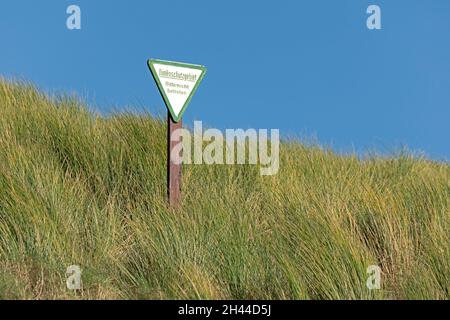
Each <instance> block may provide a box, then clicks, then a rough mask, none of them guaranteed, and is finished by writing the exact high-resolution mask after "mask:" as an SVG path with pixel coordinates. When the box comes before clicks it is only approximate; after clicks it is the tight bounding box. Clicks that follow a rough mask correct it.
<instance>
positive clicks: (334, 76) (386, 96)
mask: <svg viewBox="0 0 450 320" xmlns="http://www.w3.org/2000/svg"><path fill="white" fill-rule="evenodd" d="M71 4H75V5H78V6H80V8H81V23H82V29H81V30H68V29H67V28H66V19H67V17H68V14H66V9H67V7H68V6H69V5H71ZM370 4H376V5H379V6H380V7H381V12H382V30H368V29H367V27H366V19H367V17H368V15H367V14H366V9H367V7H368V6H369V5H370ZM0 35H1V43H2V46H1V50H0V75H2V76H6V77H15V78H20V79H26V80H29V81H32V82H34V83H35V84H37V85H38V86H39V87H40V88H42V89H44V90H46V91H49V92H55V91H56V92H67V91H68V92H76V93H77V94H78V95H80V96H83V97H85V98H86V99H87V101H88V102H89V103H90V104H92V105H93V106H94V107H95V108H96V109H97V110H100V111H102V112H106V111H108V110H111V109H113V108H115V109H117V108H119V109H129V108H131V107H132V108H138V109H146V110H149V111H150V112H152V113H153V114H159V115H164V114H165V107H164V104H163V101H162V99H161V97H160V96H159V93H158V91H157V89H156V86H155V84H154V83H153V80H152V78H151V76H150V73H149V71H148V68H147V65H146V60H147V59H148V58H159V59H165V60H174V61H183V62H189V63H196V64H203V65H205V66H206V67H207V68H208V73H207V75H206V77H205V79H204V80H203V83H202V84H201V86H200V87H199V90H198V91H197V93H196V95H195V96H194V98H193V99H192V102H191V104H190V106H189V107H188V109H187V111H186V113H185V116H184V122H185V123H186V124H188V125H192V122H193V121H194V120H202V121H203V122H204V125H205V126H209V127H217V128H220V129H224V128H250V127H252V128H268V129H269V128H279V129H280V131H281V134H282V136H285V137H287V136H299V137H311V136H315V137H317V139H318V141H319V142H320V143H322V144H324V145H328V146H332V147H333V148H334V149H335V150H337V151H343V152H348V151H353V150H355V151H357V152H360V153H364V152H365V151H370V150H378V151H380V152H382V153H390V152H393V151H395V150H397V149H398V148H399V147H401V146H408V148H409V149H412V150H415V151H424V152H425V154H426V155H428V156H430V157H432V158H434V159H440V160H449V159H450V139H449V137H450V126H449V120H450V1H448V0H430V1H424V0H396V1H381V0H371V1H364V0H328V1H325V0H307V1H306V0H305V1H283V0H281V1H245V2H244V1H234V0H233V1H232V0H227V1H208V0H204V1H198V0H190V1H181V0H171V1H129V0H128V1H125V0H114V1H107V0H95V1H92V0H71V1H62V0H42V1H39V2H37V1H31V0H28V1H25V0H14V1H12V0H8V1H7V0H5V1H2V5H1V10H0Z"/></svg>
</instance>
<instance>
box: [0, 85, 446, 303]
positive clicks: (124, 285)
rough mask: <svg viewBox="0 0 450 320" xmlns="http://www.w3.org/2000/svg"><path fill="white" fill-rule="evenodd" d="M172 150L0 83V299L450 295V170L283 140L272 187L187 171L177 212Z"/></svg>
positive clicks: (153, 135)
mask: <svg viewBox="0 0 450 320" xmlns="http://www.w3.org/2000/svg"><path fill="white" fill-rule="evenodd" d="M165 138H166V129H165V124H164V121H161V120H158V119H155V118H152V117H151V116H150V115H133V114H126V113H123V114H115V115H111V116H107V117H106V116H99V115H96V114H94V113H92V112H90V111H88V109H87V108H86V107H85V106H84V105H83V104H82V103H80V102H79V101H78V100H77V99H74V98H59V99H58V98H51V99H50V98H48V97H46V96H45V95H43V94H41V93H39V91H37V90H36V89H34V88H33V87H32V86H30V85H26V84H18V83H12V82H7V81H0V298H2V299H186V298H193V299H197V298H198V299H231V298H232V299H257V298H258V299H449V297H450V281H449V279H450V206H449V198H450V197H449V196H450V166H449V164H448V163H445V162H443V163H438V162H433V161H429V160H427V159H425V158H420V157H413V156H411V155H408V154H400V155H396V156H392V157H376V156H371V157H369V158H367V159H364V160H361V159H359V158H358V157H357V156H356V155H348V156H342V155H337V154H335V153H333V152H332V151H330V150H326V149H324V148H320V147H318V146H305V145H302V144H301V143H299V142H294V141H292V142H284V143H282V145H281V148H280V171H279V173H278V174H277V175H275V176H260V175H259V169H258V167H254V166H243V165H236V166H218V165H215V166H206V165H197V166H195V165H190V166H185V167H184V168H183V170H184V176H183V193H184V198H183V204H182V209H181V210H177V211H172V210H170V209H168V208H167V205H166V199H165V193H166V192H165V181H166V180H165V179H166V171H165V170H166V166H165V163H166V149H165V147H166V144H165ZM74 264H75V265H79V266H81V268H82V270H83V274H82V280H83V287H82V290H81V291H78V292H73V291H70V290H68V289H67V288H66V274H65V273H66V268H67V267H68V266H70V265H74ZM370 265H378V266H380V267H381V269H382V278H381V285H382V287H381V290H369V289H368V288H367V287H366V279H367V277H368V274H367V273H366V270H367V267H368V266H370Z"/></svg>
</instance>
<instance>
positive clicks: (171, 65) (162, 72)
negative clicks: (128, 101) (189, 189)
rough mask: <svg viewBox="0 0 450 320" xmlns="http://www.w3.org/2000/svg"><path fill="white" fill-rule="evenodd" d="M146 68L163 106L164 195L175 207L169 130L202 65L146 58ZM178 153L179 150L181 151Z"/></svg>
mask: <svg viewBox="0 0 450 320" xmlns="http://www.w3.org/2000/svg"><path fill="white" fill-rule="evenodd" d="M147 63H148V67H149V68H150V72H151V73H152V76H153V79H154V80H155V82H156V85H157V87H158V90H159V93H160V94H161V96H162V98H163V100H164V103H165V104H166V106H167V109H168V112H167V195H168V200H169V205H170V206H171V207H172V208H177V207H179V205H180V202H181V164H180V163H178V161H177V162H174V161H173V159H172V150H173V148H174V147H175V146H176V145H177V144H179V143H180V141H172V139H171V137H172V135H173V133H174V132H175V131H176V130H177V129H180V128H181V127H182V121H181V117H182V116H183V113H184V111H185V109H186V107H187V106H188V104H189V102H190V101H191V98H192V96H193V95H194V93H195V91H196V90H197V88H198V85H199V84H200V82H201V81H202V79H203V77H204V76H205V73H206V68H205V67H204V66H200V65H195V64H188V63H181V62H172V61H164V60H156V59H150V60H148V62H147ZM181 152H182V151H181Z"/></svg>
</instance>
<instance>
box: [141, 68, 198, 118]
mask: <svg viewBox="0 0 450 320" xmlns="http://www.w3.org/2000/svg"><path fill="white" fill-rule="evenodd" d="M148 65H149V67H150V70H151V72H152V75H153V78H154V79H155V81H156V84H157V85H158V88H159V91H160V93H161V95H162V97H163V99H164V101H165V103H166V105H167V108H168V109H169V111H170V113H171V115H172V119H173V120H174V121H175V122H178V121H179V120H180V119H181V116H182V114H183V112H184V110H185V108H186V107H187V105H188V104H189V102H190V99H191V98H192V95H193V94H194V92H195V90H196V89H197V87H198V85H199V83H200V82H201V80H202V78H203V76H204V75H205V72H206V69H205V67H203V66H198V65H191V64H185V63H179V62H169V61H162V60H149V61H148Z"/></svg>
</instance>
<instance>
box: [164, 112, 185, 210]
mask: <svg viewBox="0 0 450 320" xmlns="http://www.w3.org/2000/svg"><path fill="white" fill-rule="evenodd" d="M181 127H182V121H181V119H180V121H178V122H174V121H173V120H172V116H171V115H170V112H167V195H168V198H169V206H170V207H172V208H178V207H179V206H180V203H181V164H175V163H173V162H172V159H171V154H172V150H173V148H174V147H175V146H176V145H177V144H178V143H179V142H180V141H172V140H171V136H172V133H173V132H174V131H175V130H177V129H180V128H181ZM180 139H181V138H180ZM181 152H182V151H181Z"/></svg>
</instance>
